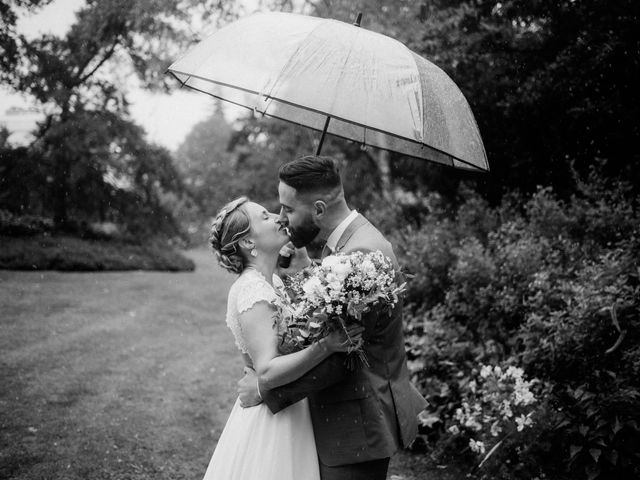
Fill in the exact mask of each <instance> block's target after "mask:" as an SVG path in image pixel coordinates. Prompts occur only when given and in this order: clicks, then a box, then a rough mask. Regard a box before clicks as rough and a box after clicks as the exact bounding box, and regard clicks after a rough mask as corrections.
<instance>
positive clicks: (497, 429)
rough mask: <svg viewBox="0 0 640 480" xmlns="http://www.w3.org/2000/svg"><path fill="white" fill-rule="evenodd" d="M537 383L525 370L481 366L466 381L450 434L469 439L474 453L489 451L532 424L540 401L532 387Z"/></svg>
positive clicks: (511, 367)
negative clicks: (537, 402)
mask: <svg viewBox="0 0 640 480" xmlns="http://www.w3.org/2000/svg"><path fill="white" fill-rule="evenodd" d="M535 382H536V380H535V379H534V380H525V378H524V371H523V370H522V369H521V368H518V367H514V366H509V367H507V368H504V369H503V368H502V367H500V366H495V367H492V366H490V365H482V367H481V368H480V371H479V372H478V371H477V370H474V371H473V373H472V375H471V380H469V381H468V382H465V383H466V385H465V388H464V390H463V391H462V406H461V407H459V408H457V409H456V412H455V416H454V417H453V422H452V425H451V426H450V427H449V428H448V431H449V432H450V433H452V434H453V435H465V436H466V437H468V438H469V448H471V450H472V451H473V452H475V453H477V454H480V455H484V454H485V453H486V452H487V451H489V452H490V451H491V449H493V448H494V447H498V446H499V444H500V443H501V442H502V439H503V438H504V437H505V436H507V435H513V434H514V433H515V432H521V431H522V430H524V429H525V428H528V427H530V426H531V425H532V424H533V421H534V420H533V415H534V413H535V409H534V404H535V403H536V401H537V399H536V397H535V396H534V394H533V392H532V391H531V387H532V386H533V384H534V383H535ZM485 458H487V457H485Z"/></svg>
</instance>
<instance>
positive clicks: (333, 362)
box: [262, 215, 426, 466]
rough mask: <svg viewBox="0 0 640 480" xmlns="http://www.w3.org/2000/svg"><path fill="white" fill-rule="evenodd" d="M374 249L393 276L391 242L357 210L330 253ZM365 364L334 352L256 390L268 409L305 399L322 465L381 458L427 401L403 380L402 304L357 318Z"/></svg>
mask: <svg viewBox="0 0 640 480" xmlns="http://www.w3.org/2000/svg"><path fill="white" fill-rule="evenodd" d="M375 250H380V251H382V253H383V254H384V255H386V256H387V257H389V258H390V259H391V260H392V261H393V263H394V266H395V267H396V271H398V280H399V281H401V278H402V275H401V274H400V273H399V267H398V262H397V260H396V257H395V255H394V253H393V249H392V247H391V244H390V243H389V242H388V241H387V240H386V239H385V238H384V237H383V235H382V234H381V233H380V232H379V231H378V230H377V229H376V228H375V227H374V226H373V225H372V224H371V223H369V221H368V220H367V219H366V218H364V217H363V216H362V215H358V216H357V217H356V218H355V219H354V220H353V222H351V224H350V225H349V226H348V227H347V229H346V230H345V232H344V233H343V234H342V236H341V238H340V240H339V241H338V243H337V245H336V251H340V252H343V253H350V252H354V251H364V252H370V251H375ZM363 321H364V325H365V330H364V333H363V338H364V340H365V344H364V351H365V353H366V356H367V360H368V362H369V367H362V368H359V369H356V370H349V369H348V368H347V367H346V366H345V362H344V359H345V356H344V354H334V355H332V356H331V357H329V358H328V359H327V360H325V361H324V362H322V363H321V364H320V365H318V366H317V367H315V368H314V369H312V370H311V371H309V372H308V373H307V374H305V375H304V376H303V377H302V378H300V379H298V380H296V381H295V382H292V383H290V384H288V385H284V386H282V387H278V388H275V389H273V390H270V391H266V392H263V393H262V396H263V400H264V402H265V403H266V404H267V406H268V407H269V409H270V410H271V411H272V412H273V413H277V412H278V411H280V410H282V409H283V408H285V407H287V406H289V405H291V404H293V403H295V402H297V401H299V400H301V399H302V398H304V397H308V398H309V407H310V411H311V419H312V423H313V429H314V433H315V440H316V447H317V449H318V455H319V457H320V460H321V461H322V462H323V463H324V464H325V465H329V466H336V465H347V464H353V463H360V462H364V461H369V460H375V459H380V458H386V457H390V456H391V455H393V453H394V452H395V451H396V450H398V449H399V448H403V447H406V446H408V445H409V444H410V443H411V442H412V441H413V440H414V438H415V436H416V433H417V429H418V425H417V423H418V422H417V415H418V413H419V412H420V411H422V410H423V409H424V408H425V407H426V401H425V399H424V398H423V397H422V395H420V393H419V392H418V391H417V390H416V389H415V387H414V386H413V385H412V383H411V381H410V379H409V371H408V369H407V362H406V354H405V344H404V336H403V325H402V302H401V301H400V302H399V303H398V304H397V305H396V307H395V308H394V310H393V312H392V315H391V317H389V314H388V312H385V313H382V314H381V313H376V312H373V311H372V312H369V313H368V314H365V315H364V316H363Z"/></svg>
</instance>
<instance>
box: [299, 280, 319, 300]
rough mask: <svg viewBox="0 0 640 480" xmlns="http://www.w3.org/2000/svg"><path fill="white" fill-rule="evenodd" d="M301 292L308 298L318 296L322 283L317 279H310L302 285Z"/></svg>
mask: <svg viewBox="0 0 640 480" xmlns="http://www.w3.org/2000/svg"><path fill="white" fill-rule="evenodd" d="M302 291H303V292H304V294H305V295H306V296H308V297H311V296H313V295H319V294H320V292H321V291H322V282H321V281H320V279H319V278H318V277H311V278H309V279H308V280H307V281H306V282H304V284H303V285H302Z"/></svg>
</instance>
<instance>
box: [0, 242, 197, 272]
mask: <svg viewBox="0 0 640 480" xmlns="http://www.w3.org/2000/svg"><path fill="white" fill-rule="evenodd" d="M0 246H1V248H0V269H11V270H64V271H107V270H163V271H192V270H194V268H195V264H194V263H193V261H191V260H190V259H188V258H186V257H184V256H183V255H181V254H180V253H178V252H176V251H174V250H173V249H171V248H170V247H168V246H166V245H164V244H161V243H149V244H145V245H132V244H128V243H122V242H113V241H108V242H105V241H98V240H82V239H79V238H73V237H66V236H46V237H45V236H33V237H23V238H15V237H3V236H0Z"/></svg>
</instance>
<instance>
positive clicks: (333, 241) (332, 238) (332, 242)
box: [327, 210, 358, 252]
mask: <svg viewBox="0 0 640 480" xmlns="http://www.w3.org/2000/svg"><path fill="white" fill-rule="evenodd" d="M357 216H358V212H357V211H356V210H351V213H350V214H349V216H348V217H347V218H345V219H344V220H343V221H342V222H340V225H338V226H337V227H336V228H335V229H334V230H333V232H331V235H329V238H327V248H329V249H330V250H331V251H332V252H335V251H336V247H337V246H338V241H339V240H340V237H341V236H342V234H343V233H344V231H345V230H346V229H347V227H348V226H349V225H350V224H351V222H353V221H354V220H355V219H356V217H357Z"/></svg>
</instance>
